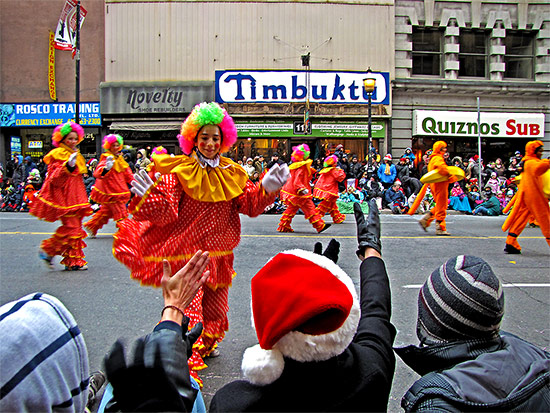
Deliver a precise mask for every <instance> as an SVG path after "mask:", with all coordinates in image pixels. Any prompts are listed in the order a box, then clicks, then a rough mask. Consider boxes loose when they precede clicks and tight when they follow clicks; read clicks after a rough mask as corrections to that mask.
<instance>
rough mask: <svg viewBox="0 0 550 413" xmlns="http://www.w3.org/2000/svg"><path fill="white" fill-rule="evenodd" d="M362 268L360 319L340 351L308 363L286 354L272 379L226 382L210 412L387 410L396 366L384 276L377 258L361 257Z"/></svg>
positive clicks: (381, 262) (389, 304)
mask: <svg viewBox="0 0 550 413" xmlns="http://www.w3.org/2000/svg"><path fill="white" fill-rule="evenodd" d="M360 272H361V319H360V321H359V327H358V329H357V334H356V335H355V337H354V339H353V342H352V343H351V344H350V345H349V346H348V348H347V349H346V350H344V352H343V353H342V354H340V355H338V356H335V357H332V358H330V359H329V360H326V361H318V362H310V363H300V362H297V361H294V360H291V359H288V358H285V368H284V371H283V374H282V375H281V377H280V378H279V379H277V380H276V381H275V382H273V383H271V384H269V385H267V386H256V385H253V384H251V383H249V382H247V381H243V380H238V381H234V382H232V383H229V384H227V385H225V386H224V387H222V388H221V389H220V390H218V392H217V393H216V394H215V395H214V398H213V399H212V402H211V404H210V412H244V411H252V412H262V411H279V412H282V411H339V412H346V411H377V412H380V411H386V409H387V403H388V397H389V393H390V388H391V383H392V378H393V373H394V370H395V358H394V355H393V354H392V351H391V343H393V340H394V338H395V328H394V327H393V325H392V324H391V322H390V313H391V298H390V289H389V282H388V276H387V274H386V268H385V265H384V262H383V261H382V260H381V259H379V258H375V257H371V258H367V259H366V260H365V261H363V262H362V264H361V269H360Z"/></svg>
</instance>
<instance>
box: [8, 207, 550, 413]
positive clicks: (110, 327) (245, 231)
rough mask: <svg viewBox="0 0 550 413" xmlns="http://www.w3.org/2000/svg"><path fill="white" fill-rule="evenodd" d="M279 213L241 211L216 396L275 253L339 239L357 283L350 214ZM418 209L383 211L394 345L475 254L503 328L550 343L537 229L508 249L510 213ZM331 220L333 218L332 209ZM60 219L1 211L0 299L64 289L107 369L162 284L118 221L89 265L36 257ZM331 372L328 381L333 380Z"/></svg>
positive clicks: (404, 371) (209, 381) (243, 343)
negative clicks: (441, 226) (148, 281)
mask: <svg viewBox="0 0 550 413" xmlns="http://www.w3.org/2000/svg"><path fill="white" fill-rule="evenodd" d="M279 218H280V216H278V215H262V216H260V217H258V218H249V217H244V216H243V217H242V219H241V221H242V239H241V243H240V245H239V246H238V248H237V249H236V250H235V270H236V272H237V276H236V278H235V279H234V282H233V287H232V288H231V290H230V300H229V302H230V311H229V323H230V325H229V332H228V333H227V335H226V337H225V340H224V341H223V342H222V344H221V345H220V352H221V355H220V357H218V358H215V359H208V360H207V364H208V365H209V367H208V368H207V369H205V370H203V371H202V372H201V373H200V376H201V377H202V379H203V381H204V383H205V386H204V388H203V395H204V398H205V401H206V403H207V406H208V404H209V403H210V400H211V397H212V395H213V394H214V393H215V392H216V390H217V389H218V388H220V387H221V386H223V385H224V384H225V383H227V382H229V381H232V380H235V379H238V378H240V362H241V358H242V353H243V351H244V349H246V348H247V347H249V346H252V345H254V344H256V343H257V340H256V337H255V333H254V331H253V329H252V327H251V320H250V288H249V285H250V279H251V278H252V276H254V274H255V273H256V272H257V271H258V270H259V269H260V268H261V267H262V266H263V265H264V264H265V262H266V261H267V260H268V259H269V258H271V257H272V256H273V255H275V254H276V253H278V252H280V251H283V250H286V249H292V248H302V249H307V250H312V249H313V245H314V244H315V242H317V241H321V242H322V243H323V244H324V245H326V244H327V243H328V241H329V240H330V239H331V238H335V239H337V240H338V241H339V242H340V243H341V253H340V259H339V261H338V264H339V265H340V266H341V267H342V268H343V269H344V270H345V271H346V272H347V273H348V274H349V275H350V276H351V278H352V279H353V280H354V282H355V285H356V287H357V286H358V268H359V260H358V259H357V258H356V256H355V249H356V245H357V241H356V228H355V222H354V218H353V215H347V220H346V221H345V222H344V223H343V224H340V225H333V226H332V227H331V228H329V229H328V230H327V231H326V232H325V233H323V234H320V235H318V234H316V233H315V232H314V230H313V228H312V227H311V225H310V224H309V223H308V222H307V221H305V220H304V217H303V215H298V216H296V217H295V218H294V222H293V227H294V230H295V231H296V232H295V233H293V234H280V233H278V232H276V230H275V229H276V227H277V223H278V220H279ZM418 219H419V216H414V217H411V216H396V215H389V214H383V215H381V222H382V244H383V250H382V254H383V258H384V261H385V263H386V267H387V270H388V274H389V277H390V282H391V290H392V308H393V314H392V322H393V323H394V325H395V326H396V328H397V330H398V333H397V337H396V340H395V346H402V345H406V344H411V343H414V344H417V343H418V340H417V338H416V333H415V327H416V314H417V296H418V289H419V287H420V286H421V285H422V283H423V282H424V281H425V279H426V277H427V276H428V275H429V274H430V273H431V272H432V271H433V270H434V269H436V268H437V267H438V266H440V265H441V264H442V263H443V262H444V261H445V260H446V259H448V258H450V257H452V256H455V255H459V254H470V255H476V256H479V257H482V258H484V259H485V260H486V261H487V262H488V263H489V264H490V265H491V266H492V268H493V270H494V271H495V273H496V274H497V275H498V276H499V277H500V278H501V280H502V282H503V283H504V287H505V288H504V293H505V302H506V304H505V305H506V308H505V315H504V319H503V322H502V329H504V330H506V331H509V332H511V333H514V334H517V335H519V336H520V337H522V338H524V339H526V340H528V341H531V342H533V343H534V344H536V345H538V346H540V347H542V348H545V349H547V350H548V349H549V348H550V319H549V314H550V271H549V268H550V249H549V248H548V245H547V244H546V242H545V240H544V238H543V237H542V234H541V232H540V229H539V228H526V229H525V231H524V232H523V233H522V235H521V237H520V238H519V242H520V244H521V245H522V247H523V254H521V255H506V254H504V253H503V251H502V250H503V247H504V241H505V234H504V233H503V232H502V231H501V230H500V227H501V225H502V223H503V221H504V217H474V216H467V215H458V214H453V215H449V216H448V220H447V228H448V231H449V232H451V233H452V236H450V237H436V236H435V228H433V227H432V228H429V231H428V232H427V233H425V232H424V231H422V229H421V228H420V227H419V225H418V223H417V220H418ZM328 222H330V218H328ZM57 226H58V223H57V222H56V223H48V222H43V221H39V220H38V219H36V218H34V217H32V216H30V215H28V214H25V213H0V287H1V288H0V304H5V303H6V302H9V301H12V300H15V299H17V298H19V297H21V296H23V295H26V294H29V293H31V292H36V291H42V292H46V293H49V294H52V295H54V296H56V297H57V298H59V299H60V300H61V301H62V302H63V303H64V304H65V306H66V307H67V308H68V309H69V310H70V311H71V312H72V313H73V315H74V317H75V319H76V320H77V322H78V324H79V326H80V328H81V330H82V332H83V335H84V338H85V340H86V343H87V347H88V353H89V362H90V371H94V370H98V369H103V364H102V361H103V357H104V356H105V354H106V353H107V352H108V350H109V348H110V347H111V345H112V344H113V343H114V342H115V340H117V339H118V338H124V340H125V342H126V343H127V346H128V349H129V350H128V351H130V348H131V347H132V346H131V345H132V344H133V342H134V340H135V339H136V338H138V337H140V336H142V335H145V334H147V333H149V332H150V331H151V330H152V329H153V327H154V326H155V324H156V323H157V322H158V320H159V318H160V311H161V309H162V306H163V300H162V291H161V290H160V289H155V288H151V287H141V286H140V285H139V283H138V282H136V281H134V280H132V279H130V277H129V272H128V270H127V269H126V268H125V267H124V266H123V265H122V264H120V263H119V262H118V261H116V260H115V259H114V258H113V255H112V253H111V248H112V241H113V233H114V232H115V227H114V225H113V223H109V224H108V225H107V226H105V227H104V228H103V229H102V230H101V231H100V233H99V234H98V236H97V238H95V239H86V242H87V244H88V247H87V248H86V249H85V252H86V255H87V260H88V263H89V267H90V269H89V270H88V271H84V272H65V271H62V269H63V267H62V266H61V265H59V260H60V258H59V257H56V259H55V262H56V270H54V271H49V270H48V269H47V268H46V266H45V265H44V264H43V263H42V262H41V261H40V260H39V259H38V257H37V251H38V247H39V244H40V241H41V240H43V239H45V238H48V237H49V236H50V235H51V234H52V233H53V232H54V231H55V229H56V228H57ZM417 378H418V376H417V375H416V374H415V373H413V372H412V371H411V370H410V369H409V368H408V367H406V366H405V365H404V364H403V363H401V361H400V360H399V359H398V360H397V365H396V373H395V377H394V381H393V388H392V393H391V397H390V403H389V406H388V410H389V411H391V412H395V411H400V410H401V409H400V399H401V397H402V395H403V394H404V392H405V391H406V390H407V389H408V387H409V386H410V385H411V384H412V383H413V382H414V381H415V380H416V379H417ZM330 379H331V378H330V377H327V380H330Z"/></svg>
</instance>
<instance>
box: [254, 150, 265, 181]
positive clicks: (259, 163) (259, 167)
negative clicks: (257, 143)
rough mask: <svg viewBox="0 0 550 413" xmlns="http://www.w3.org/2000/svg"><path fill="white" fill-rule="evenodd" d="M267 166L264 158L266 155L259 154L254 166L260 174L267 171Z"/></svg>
mask: <svg viewBox="0 0 550 413" xmlns="http://www.w3.org/2000/svg"><path fill="white" fill-rule="evenodd" d="M265 167H266V162H265V160H264V156H263V155H259V156H258V159H257V160H255V161H254V168H255V169H256V172H258V176H259V175H261V174H262V173H263V172H264V171H265Z"/></svg>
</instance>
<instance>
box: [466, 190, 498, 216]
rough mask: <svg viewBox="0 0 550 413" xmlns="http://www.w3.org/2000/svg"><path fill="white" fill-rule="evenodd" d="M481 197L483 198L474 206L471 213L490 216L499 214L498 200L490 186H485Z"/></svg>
mask: <svg viewBox="0 0 550 413" xmlns="http://www.w3.org/2000/svg"><path fill="white" fill-rule="evenodd" d="M483 197H484V198H485V200H484V201H483V202H482V203H481V204H479V205H478V206H476V207H475V209H474V210H473V211H472V213H473V214H474V215H486V216H491V217H496V216H498V215H500V213H501V210H500V200H499V199H498V198H497V196H496V194H495V193H494V192H493V190H492V188H491V187H490V186H486V187H485V189H484V190H483Z"/></svg>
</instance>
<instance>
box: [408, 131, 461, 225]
mask: <svg viewBox="0 0 550 413" xmlns="http://www.w3.org/2000/svg"><path fill="white" fill-rule="evenodd" d="M446 152H447V144H446V143H445V142H443V141H437V142H435V143H434V146H433V149H432V155H431V156H430V163H429V164H428V172H432V171H437V173H439V174H440V175H443V176H447V175H450V174H449V170H448V169H447V163H446V162H445V158H444V157H443V155H445V153H446ZM454 182H455V179H452V178H451V177H450V176H449V179H447V180H445V181H442V182H436V183H432V184H430V191H431V193H432V196H433V198H434V201H435V206H434V207H433V208H432V209H431V210H430V211H429V212H428V213H427V214H426V215H424V216H423V217H422V219H421V220H420V221H418V223H419V224H420V226H421V227H422V229H423V230H424V231H427V228H428V227H429V226H430V224H431V223H432V221H433V220H434V219H435V221H436V229H435V234H436V235H451V234H449V233H448V232H447V225H446V223H445V218H446V217H447V207H448V205H449V184H450V183H454ZM426 189H427V185H426V184H424V186H423V187H422V190H421V191H420V193H419V194H418V195H417V197H416V200H415V202H414V203H413V205H412V206H411V208H410V209H409V212H407V214H409V215H412V214H414V213H415V211H416V209H417V208H418V205H419V204H420V202H421V201H422V198H423V197H424V194H425V193H426ZM417 201H418V202H417Z"/></svg>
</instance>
